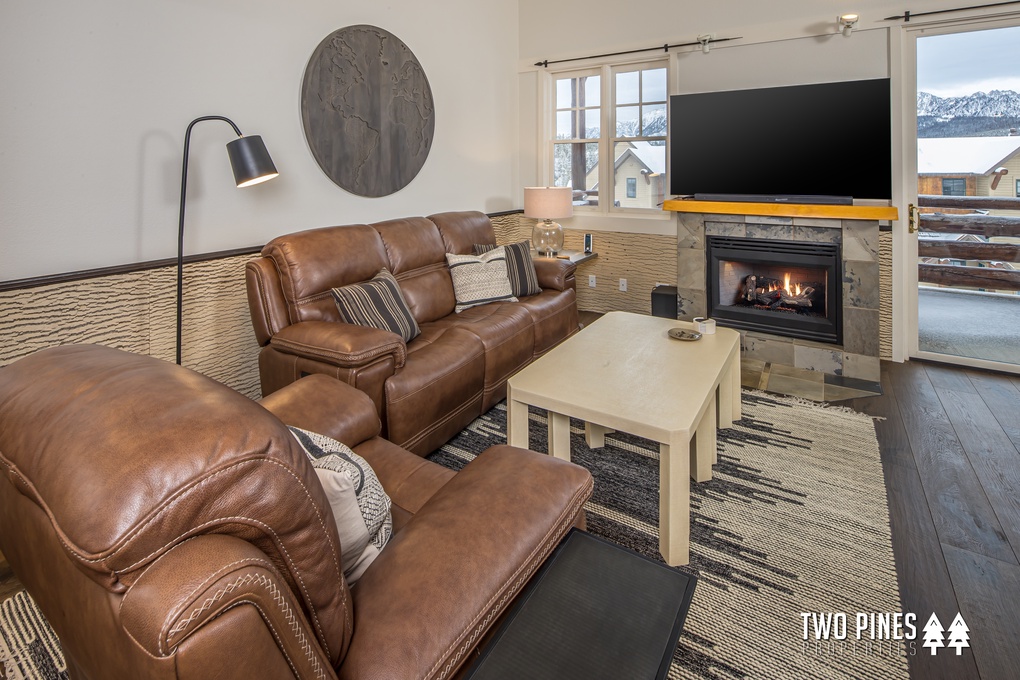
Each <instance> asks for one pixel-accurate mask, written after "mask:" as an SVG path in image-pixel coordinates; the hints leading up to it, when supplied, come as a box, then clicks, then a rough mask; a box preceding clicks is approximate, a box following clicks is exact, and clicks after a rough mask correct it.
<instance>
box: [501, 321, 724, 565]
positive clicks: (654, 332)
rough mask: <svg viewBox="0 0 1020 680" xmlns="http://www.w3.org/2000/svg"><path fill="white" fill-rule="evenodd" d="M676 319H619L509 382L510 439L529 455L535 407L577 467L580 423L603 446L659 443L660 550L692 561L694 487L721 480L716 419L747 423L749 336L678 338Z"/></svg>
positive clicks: (676, 560) (591, 441)
mask: <svg viewBox="0 0 1020 680" xmlns="http://www.w3.org/2000/svg"><path fill="white" fill-rule="evenodd" d="M678 327H679V328H688V329H691V328H693V324H691V323H688V322H684V321H675V320H673V319H663V318H660V317H653V316H644V315H642V314H630V313H627V312H610V313H609V314H606V315H604V316H603V317H601V318H600V319H599V320H598V321H596V322H594V323H593V324H591V325H590V326H588V327H586V328H584V329H583V330H582V331H581V332H579V333H577V334H575V335H573V336H571V337H570V338H568V339H567V340H565V341H564V342H562V343H561V344H559V345H558V346H556V347H555V348H553V349H552V350H551V351H549V352H548V353H547V354H545V355H544V356H542V357H540V358H539V359H538V360H537V361H535V362H533V363H531V364H530V365H529V366H527V367H525V368H524V369H523V370H521V371H520V372H519V373H517V374H515V375H514V376H512V377H511V378H510V380H509V382H508V383H507V385H508V388H507V411H508V412H507V430H508V431H507V440H508V441H509V443H510V444H511V445H512V446H520V447H523V448H528V406H529V405H530V406H535V407H537V408H541V409H545V410H547V411H548V412H549V453H551V454H552V455H553V456H556V457H557V458H563V459H565V460H570V418H571V417H574V418H579V419H581V420H583V421H584V422H585V437H586V439H587V442H588V445H589V446H590V447H592V448H599V447H601V446H603V445H604V443H605V435H606V434H607V433H608V432H612V431H614V430H619V431H621V432H628V433H630V434H633V435H637V436H639V437H644V438H646V439H650V440H652V441H655V442H658V443H659V551H660V552H661V553H662V557H663V558H664V559H665V560H666V562H667V563H668V564H670V565H673V566H676V565H680V564H687V563H688V562H689V561H690V534H691V528H690V481H689V480H688V475H689V476H690V477H691V478H693V479H694V480H695V481H698V482H704V481H707V480H709V479H711V478H712V463H714V462H715V458H716V421H717V419H718V426H719V427H731V426H732V425H733V421H734V420H736V419H739V418H740V334H739V333H737V332H736V331H734V330H731V329H729V328H719V329H717V330H716V332H715V334H713V335H705V336H703V337H702V338H701V339H700V340H697V341H694V342H684V341H681V340H674V339H672V338H670V337H668V335H667V331H669V330H670V329H671V328H678Z"/></svg>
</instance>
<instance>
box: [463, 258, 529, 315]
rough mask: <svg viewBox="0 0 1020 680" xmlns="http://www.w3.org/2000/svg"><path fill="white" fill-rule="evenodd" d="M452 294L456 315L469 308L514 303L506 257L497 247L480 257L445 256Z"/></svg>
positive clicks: (515, 300)
mask: <svg viewBox="0 0 1020 680" xmlns="http://www.w3.org/2000/svg"><path fill="white" fill-rule="evenodd" d="M446 261H447V263H449V265H450V277H451V278H452V279H453V292H454V295H456V296H457V306H456V307H455V308H454V311H456V312H457V313H458V314H459V313H460V312H463V311H464V310H465V309H467V308H468V307H475V306H477V305H485V304H488V303H490V302H498V301H500V300H505V301H507V302H517V298H515V297H514V294H513V291H512V290H511V289H510V279H509V278H508V277H507V274H506V254H505V253H504V252H503V249H502V248H496V249H495V250H491V251H489V252H487V253H483V254H482V255H453V254H450V253H447V255H446Z"/></svg>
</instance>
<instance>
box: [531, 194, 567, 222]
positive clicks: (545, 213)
mask: <svg viewBox="0 0 1020 680" xmlns="http://www.w3.org/2000/svg"><path fill="white" fill-rule="evenodd" d="M573 198H574V190H573V189H571V188H570V187H524V216H525V217H534V218H536V219H540V220H556V219H560V218H563V217H570V216H571V215H573V214H574V204H573Z"/></svg>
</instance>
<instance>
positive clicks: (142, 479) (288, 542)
mask: <svg viewBox="0 0 1020 680" xmlns="http://www.w3.org/2000/svg"><path fill="white" fill-rule="evenodd" d="M267 409H268V410H267ZM271 412H272V413H271ZM272 414H276V416H279V419H278V418H277V417H274V416H273V415H272ZM281 419H282V421H283V422H288V423H292V424H294V425H297V426H300V427H303V428H306V429H311V430H314V431H319V432H321V433H323V434H327V435H329V436H332V437H334V438H337V439H340V440H341V441H344V442H345V443H347V444H349V445H352V446H353V448H354V449H355V451H357V452H358V453H359V454H361V455H362V456H363V457H364V458H365V459H367V460H368V461H369V462H370V464H371V465H372V466H373V467H374V469H375V471H376V472H377V474H378V476H379V478H380V480H381V481H382V483H383V485H384V487H385V489H386V490H387V492H388V494H389V495H390V496H391V498H392V501H393V518H394V535H393V537H392V538H391V540H390V542H389V543H388V544H387V545H386V547H385V548H384V549H383V551H382V552H381V554H380V555H379V556H378V557H377V559H376V560H375V562H374V563H373V564H372V565H371V566H370V567H369V568H368V570H367V571H366V572H365V574H364V575H363V576H362V577H361V579H360V580H359V581H358V582H357V583H356V584H355V585H354V586H353V587H351V588H348V585H347V583H346V582H345V580H344V577H343V575H342V573H341V572H340V569H339V566H338V565H339V551H340V550H341V548H342V546H340V545H339V539H338V536H337V532H336V526H335V525H334V523H333V521H332V520H333V516H332V512H331V510H330V507H329V505H328V502H327V501H326V498H325V495H324V492H323V490H322V487H321V485H320V484H319V482H318V479H317V477H316V475H315V472H314V471H313V470H312V467H311V465H310V464H309V463H308V461H307V459H306V457H305V454H304V452H303V451H302V450H301V448H300V447H299V446H297V445H296V443H295V441H294V439H293V438H292V437H291V434H290V432H289V431H288V430H287V429H286V427H285V426H284V425H283V422H281ZM379 428H380V424H379V420H378V417H377V416H376V413H375V407H374V405H373V404H372V403H371V400H369V399H368V398H367V397H366V396H365V395H364V394H362V393H361V392H359V391H357V390H355V389H353V388H351V387H349V386H347V385H345V384H343V383H341V382H340V381H338V380H335V379H333V378H327V377H325V376H311V377H309V378H305V379H303V380H300V381H298V382H297V383H295V384H293V385H290V386H288V387H287V388H284V389H281V390H279V391H277V392H275V393H274V394H273V395H271V396H270V397H268V398H267V399H266V400H265V401H264V402H263V404H262V405H259V404H258V403H256V402H254V401H251V400H249V399H247V398H245V397H243V396H241V395H240V394H238V393H236V392H234V391H232V390H230V389H228V388H226V387H224V386H223V385H220V384H218V383H216V382H214V381H212V380H210V379H208V378H206V377H204V376H201V375H198V374H196V373H193V372H191V371H189V370H187V369H184V368H181V367H179V366H174V365H172V364H169V363H166V362H163V361H159V360H156V359H153V358H150V357H144V356H139V355H134V354H129V353H126V352H121V351H118V350H113V349H109V348H103V347H98V346H88V345H72V346H65V347H59V348H54V349H49V350H45V351H42V352H38V353H36V354H34V355H32V356H29V357H26V358H24V359H22V360H20V361H17V362H15V363H14V364H12V365H10V366H8V367H6V368H3V369H0V465H2V467H3V471H4V476H3V480H2V481H0V550H2V551H3V554H4V555H5V556H6V558H7V559H8V560H9V562H10V564H11V566H12V567H13V569H14V572H15V573H16V574H17V576H18V578H19V579H21V581H22V583H24V584H25V586H26V587H27V589H28V591H29V593H30V594H31V595H32V597H33V598H35V600H36V602H37V603H38V604H39V606H40V608H41V610H42V612H43V614H44V615H45V617H46V619H47V620H48V621H49V622H50V624H51V625H52V627H53V629H54V630H55V631H56V633H57V635H58V637H59V638H60V641H61V645H62V647H63V649H64V652H65V656H66V658H67V662H68V666H69V671H70V675H71V677H72V678H77V679H79V680H81V679H84V678H103V679H111V678H132V679H135V678H244V679H246V680H247V679H249V678H284V677H286V678H291V677H295V676H296V677H298V678H335V677H340V678H373V679H377V678H386V679H388V680H399V679H402V678H448V677H451V676H453V675H454V674H456V673H457V672H458V670H461V671H462V670H463V669H464V668H466V664H468V663H469V662H470V661H471V660H472V658H473V654H475V650H476V648H477V646H478V644H479V641H480V640H482V639H483V636H484V635H485V634H486V631H488V630H489V629H490V628H491V627H492V625H493V623H494V622H495V621H496V620H497V619H498V617H499V616H500V614H501V612H503V611H504V610H506V608H507V607H508V606H509V605H510V603H511V602H512V600H513V598H514V596H515V595H516V594H517V593H518V592H519V591H520V590H521V588H522V587H523V586H524V585H525V583H526V582H527V581H528V580H529V579H530V578H531V576H532V575H533V574H534V572H535V571H536V569H537V568H538V567H539V565H540V564H541V563H542V562H543V561H544V560H545V559H546V557H547V556H548V554H549V553H550V551H551V550H552V548H553V547H554V546H555V545H556V543H557V542H558V541H559V540H560V538H561V537H562V536H563V535H564V534H565V533H566V532H567V530H568V529H569V528H570V526H571V525H572V524H578V523H582V522H583V510H582V507H583V503H584V502H585V500H586V499H587V498H588V496H589V495H590V493H591V484H592V482H591V477H590V475H589V474H588V473H587V471H585V470H584V469H583V468H580V467H578V466H575V465H572V464H570V463H566V462H564V461H560V460H556V459H554V458H552V457H549V456H544V455H540V454H536V453H534V452H531V451H525V450H522V449H515V448H512V447H507V446H498V447H493V448H492V449H489V450H488V451H486V452H484V453H482V454H481V455H480V456H479V457H478V458H477V459H475V460H474V461H472V462H471V463H469V464H468V465H467V466H466V467H465V468H464V469H463V470H462V471H461V472H459V473H456V474H454V473H453V472H451V471H449V470H447V469H445V468H442V467H440V466H437V465H435V464H433V463H431V462H429V461H428V460H425V459H422V458H420V457H418V456H415V455H413V454H411V453H409V452H407V451H405V450H404V449H401V448H399V447H397V446H395V445H393V444H391V443H390V442H388V441H386V440H384V439H381V438H379V437H378V433H379Z"/></svg>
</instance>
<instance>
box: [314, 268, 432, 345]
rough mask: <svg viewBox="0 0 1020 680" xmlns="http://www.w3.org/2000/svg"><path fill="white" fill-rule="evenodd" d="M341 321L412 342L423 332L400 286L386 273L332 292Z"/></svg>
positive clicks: (383, 271) (380, 271)
mask: <svg viewBox="0 0 1020 680" xmlns="http://www.w3.org/2000/svg"><path fill="white" fill-rule="evenodd" d="M333 297H334V299H335V300H336V306H337V309H338V310H339V312H340V317H341V319H342V320H343V321H345V322H346V323H351V324H355V325H357V326H371V327H373V328H378V329H379V330H383V331H389V332H391V333H396V334H397V335H399V336H400V337H402V338H403V339H404V342H411V340H414V338H415V337H416V336H417V335H418V333H420V332H421V329H419V328H418V322H417V321H415V320H414V316H413V315H412V314H411V310H410V309H408V307H407V302H406V301H405V300H404V295H403V293H401V291H400V284H398V283H397V280H396V279H395V278H393V274H390V273H389V271H387V270H386V269H381V270H379V273H377V274H376V275H375V276H373V277H372V278H371V279H370V280H368V281H364V282H362V283H352V284H350V285H347V286H342V287H340V288H334V289H333Z"/></svg>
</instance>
